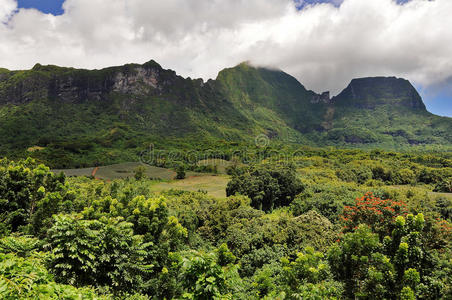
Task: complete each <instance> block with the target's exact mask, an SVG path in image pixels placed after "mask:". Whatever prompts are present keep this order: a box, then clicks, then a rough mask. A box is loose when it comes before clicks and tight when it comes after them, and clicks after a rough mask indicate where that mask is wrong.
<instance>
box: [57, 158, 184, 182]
mask: <svg viewBox="0 0 452 300" xmlns="http://www.w3.org/2000/svg"><path fill="white" fill-rule="evenodd" d="M139 166H143V167H145V168H146V176H147V177H149V178H156V179H163V180H172V179H173V178H174V177H175V176H176V172H174V171H172V170H169V169H165V168H158V167H153V166H148V165H145V164H142V163H139V162H128V163H122V164H115V165H110V166H104V167H99V169H98V170H97V172H96V174H95V177H96V178H99V179H103V180H114V179H119V178H126V177H133V175H134V170H135V169H136V168H137V167H139ZM94 169H95V168H84V169H65V170H53V172H55V173H59V172H63V173H64V174H66V176H91V175H92V174H93V171H94Z"/></svg>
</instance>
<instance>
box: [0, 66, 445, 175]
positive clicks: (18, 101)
mask: <svg viewBox="0 0 452 300" xmlns="http://www.w3.org/2000/svg"><path fill="white" fill-rule="evenodd" d="M0 116H1V117H0V155H7V156H8V157H13V158H14V157H25V156H29V155H31V156H33V157H35V158H38V159H40V160H42V161H45V162H46V163H48V164H50V165H51V166H53V167H80V166H87V165H93V164H108V163H114V162H121V161H131V160H136V159H137V157H138V155H139V154H140V153H141V152H142V151H143V150H144V149H146V148H147V147H149V144H154V145H155V147H156V148H160V149H163V148H165V149H168V148H172V147H175V146H177V147H178V148H185V149H192V148H202V147H204V148H206V147H209V146H214V145H215V146H217V145H219V144H221V145H225V142H224V141H226V144H227V143H232V144H236V143H242V144H251V143H254V138H255V137H256V136H257V135H259V134H265V135H267V136H268V137H269V138H270V139H272V140H274V141H278V142H285V143H288V142H290V143H297V144H305V145H311V146H323V145H337V146H340V147H358V148H375V147H382V148H387V149H394V148H396V149H408V148H409V147H411V148H410V149H412V147H413V146H416V149H419V150H424V149H425V150H448V149H451V148H452V137H451V132H452V120H451V119H450V118H442V117H438V116H435V115H432V114H430V113H428V112H427V111H426V110H425V106H424V105H423V103H422V100H421V99H420V97H419V95H418V94H417V92H416V91H415V90H414V88H413V87H412V86H411V84H410V83H409V82H407V81H404V80H401V79H395V78H370V79H359V80H354V81H352V83H351V84H350V85H349V87H348V88H347V89H345V90H344V92H342V93H341V94H340V95H338V96H337V97H335V98H333V99H330V97H329V95H328V94H325V93H324V94H322V95H319V94H316V93H314V92H312V91H308V90H307V89H306V88H305V87H304V86H303V85H302V84H301V83H299V82H298V81H297V80H296V79H295V78H293V77H292V76H290V75H288V74H286V73H284V72H282V71H276V70H269V69H265V68H256V67H252V66H250V65H249V64H246V63H243V64H240V65H238V66H236V67H234V68H231V69H225V70H223V71H221V72H220V73H219V75H218V78H217V79H216V80H209V81H207V82H204V81H203V80H201V79H196V80H193V79H190V78H182V77H180V76H178V75H177V74H176V73H175V72H174V71H171V70H164V69H163V68H161V66H160V65H158V64H157V63H156V62H154V61H150V62H148V63H145V64H143V65H138V64H129V65H125V66H120V67H111V68H106V69H102V70H91V71H89V70H78V69H72V68H61V67H56V66H41V65H39V64H37V65H36V66H35V67H34V68H33V69H31V70H28V71H8V70H5V69H2V70H1V71H0Z"/></svg>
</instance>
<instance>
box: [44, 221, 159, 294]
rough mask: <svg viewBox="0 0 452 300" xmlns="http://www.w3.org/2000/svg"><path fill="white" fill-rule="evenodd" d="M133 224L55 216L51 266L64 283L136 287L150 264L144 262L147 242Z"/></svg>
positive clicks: (120, 287)
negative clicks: (135, 232)
mask: <svg viewBox="0 0 452 300" xmlns="http://www.w3.org/2000/svg"><path fill="white" fill-rule="evenodd" d="M132 227H133V225H132V224H130V223H126V222H124V221H122V220H121V219H120V218H119V219H113V218H112V219H105V218H104V219H101V221H90V220H82V219H80V218H79V217H76V216H67V215H59V216H56V217H55V224H54V225H53V226H52V228H51V229H50V230H49V237H48V243H49V244H48V247H49V249H51V251H52V257H51V259H50V269H51V270H52V272H53V273H54V274H55V275H56V279H57V280H58V281H59V282H62V283H66V284H72V285H77V286H85V285H95V286H108V287H110V288H111V289H113V290H116V291H128V290H130V289H131V288H134V289H139V288H138V287H139V286H141V285H143V279H144V278H145V277H146V274H147V272H149V270H150V268H151V267H152V266H149V265H148V264H147V262H146V261H145V257H146V247H147V245H146V244H143V243H142V238H141V237H140V236H136V235H134V234H133V229H132Z"/></svg>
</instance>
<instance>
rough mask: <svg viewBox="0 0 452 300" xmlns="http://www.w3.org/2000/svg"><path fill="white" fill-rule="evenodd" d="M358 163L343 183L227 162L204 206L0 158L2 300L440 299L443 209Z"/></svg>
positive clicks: (322, 168) (128, 182)
mask: <svg viewBox="0 0 452 300" xmlns="http://www.w3.org/2000/svg"><path fill="white" fill-rule="evenodd" d="M350 156H352V155H350ZM359 160H360V158H358V157H355V161H359ZM392 160H393V161H395V160H394V159H392ZM361 161H362V163H361V166H360V167H367V168H369V169H370V174H371V175H370V179H367V180H366V181H357V180H356V181H355V180H351V181H350V182H347V181H346V180H344V179H341V178H340V176H338V170H342V169H344V168H346V166H347V165H348V164H350V163H351V162H347V161H346V160H345V161H342V162H341V161H340V160H339V159H338V158H337V157H335V158H334V159H332V158H331V157H317V156H300V158H299V159H298V160H296V161H294V162H293V163H292V164H291V165H287V164H285V163H284V162H281V161H276V160H272V158H271V157H270V156H269V157H268V158H267V160H266V161H264V162H263V163H261V164H257V165H237V166H235V167H234V169H233V170H231V174H232V179H231V182H230V183H229V185H228V187H227V193H228V195H229V197H228V198H226V199H216V198H213V197H210V196H208V195H207V194H205V193H202V192H198V193H194V192H184V191H176V190H170V191H167V192H164V193H162V194H159V195H157V194H155V193H154V192H153V191H152V184H151V183H152V181H151V180H149V179H146V178H143V177H142V176H139V177H138V178H137V179H135V178H131V179H125V180H115V181H112V182H104V181H100V180H92V179H89V178H84V177H80V178H65V177H64V176H63V175H57V174H53V173H52V172H50V170H49V168H48V167H46V166H44V165H40V164H37V163H36V162H35V161H33V160H32V159H27V160H24V161H18V162H12V161H9V160H6V159H5V160H1V161H0V220H1V228H0V236H1V239H0V298H2V299H46V298H48V299H80V298H82V299H85V298H87V299H117V298H119V299H165V298H166V299H173V298H175V299H262V298H265V299H355V298H361V299H447V298H450V297H452V282H451V281H452V254H451V242H452V227H451V225H450V221H451V217H452V201H450V199H448V198H445V197H442V196H434V197H433V196H431V194H429V193H430V192H431V190H432V189H433V188H434V185H433V184H432V183H429V184H427V183H422V184H420V183H419V182H418V180H417V179H416V178H417V177H416V178H415V179H414V180H413V181H412V182H410V184H412V185H406V186H404V187H399V186H395V187H391V186H385V185H380V184H374V182H373V181H376V180H378V181H381V182H385V184H386V183H388V182H390V181H387V180H386V179H383V178H380V179H377V178H374V176H375V174H386V171H385V170H391V174H395V173H392V170H394V171H397V168H396V167H395V164H394V165H390V164H387V161H385V160H381V161H380V162H378V163H380V164H381V165H382V167H383V168H384V170H383V171H381V170H378V168H377V167H378V165H376V166H373V165H371V164H369V163H368V160H367V158H361ZM372 161H374V160H372ZM375 161H376V160H375ZM435 163H436V162H435ZM399 164H400V167H401V169H410V170H412V171H413V173H414V174H415V176H418V173H417V171H416V169H414V170H413V168H412V166H417V165H419V166H421V167H420V170H423V169H427V168H430V167H427V166H426V165H425V164H426V163H425V162H423V164H424V165H421V164H420V163H419V162H414V161H413V162H404V163H401V162H400V161H399ZM447 167H450V166H447ZM447 167H445V168H434V167H431V168H432V169H434V170H435V172H447ZM444 169H446V171H444ZM374 170H376V171H377V172H376V173H374ZM344 171H345V172H347V170H344ZM351 172H354V171H353V169H352V171H351ZM419 174H420V173H419ZM382 176H383V175H382ZM441 176H443V179H445V180H450V177H448V175H447V173H444V174H442V175H441ZM383 180H384V181H383ZM369 190H371V192H369Z"/></svg>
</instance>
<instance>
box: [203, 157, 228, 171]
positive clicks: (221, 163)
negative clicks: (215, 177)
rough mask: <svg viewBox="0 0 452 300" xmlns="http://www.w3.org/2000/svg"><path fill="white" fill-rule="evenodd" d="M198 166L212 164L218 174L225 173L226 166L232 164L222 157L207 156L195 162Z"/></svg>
mask: <svg viewBox="0 0 452 300" xmlns="http://www.w3.org/2000/svg"><path fill="white" fill-rule="evenodd" d="M197 165H198V166H212V167H217V171H218V173H220V174H226V168H227V167H229V166H231V165H232V162H230V161H227V160H224V159H218V158H209V159H204V160H200V161H198V162H197Z"/></svg>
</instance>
